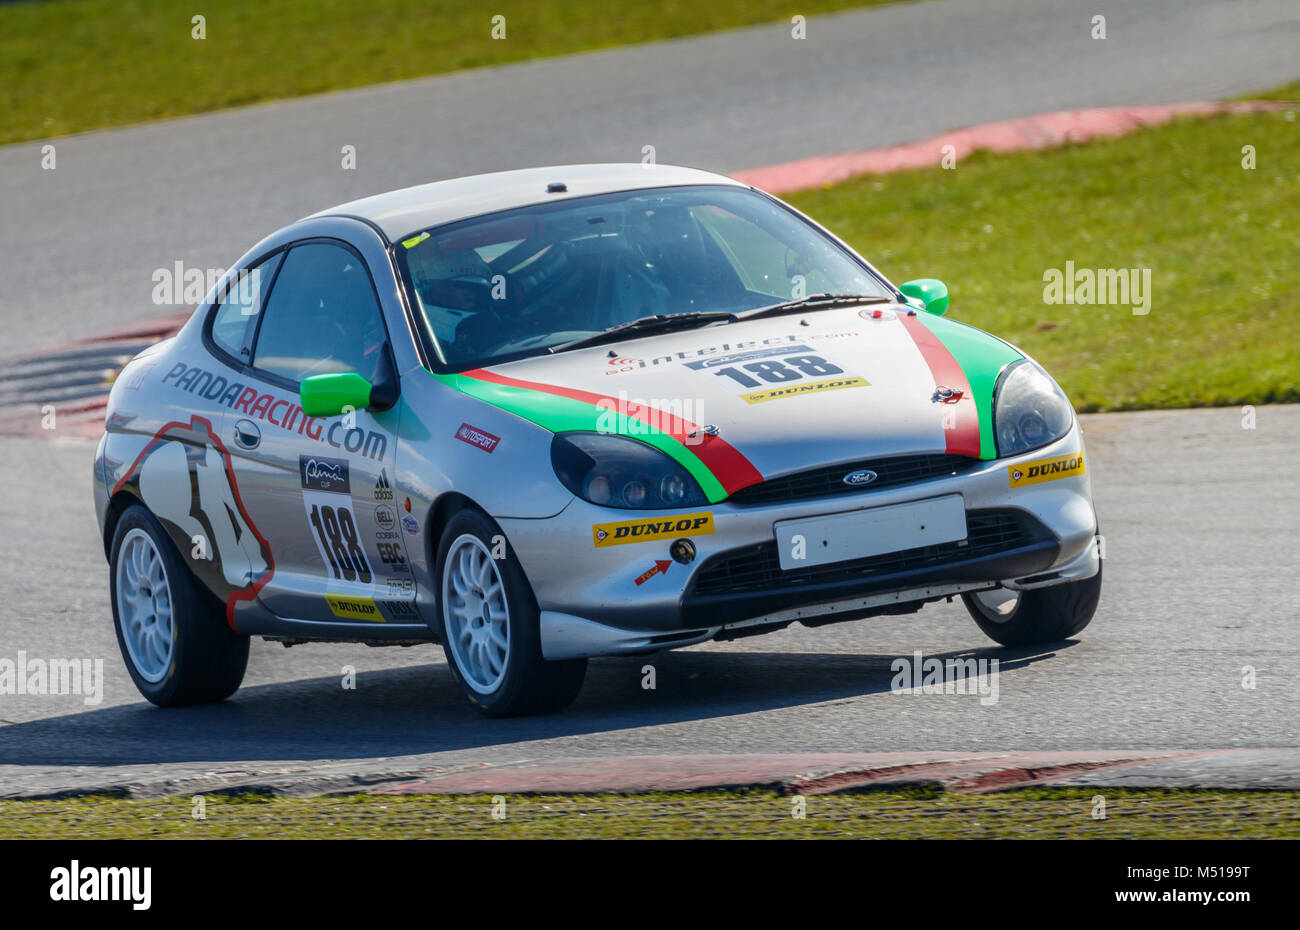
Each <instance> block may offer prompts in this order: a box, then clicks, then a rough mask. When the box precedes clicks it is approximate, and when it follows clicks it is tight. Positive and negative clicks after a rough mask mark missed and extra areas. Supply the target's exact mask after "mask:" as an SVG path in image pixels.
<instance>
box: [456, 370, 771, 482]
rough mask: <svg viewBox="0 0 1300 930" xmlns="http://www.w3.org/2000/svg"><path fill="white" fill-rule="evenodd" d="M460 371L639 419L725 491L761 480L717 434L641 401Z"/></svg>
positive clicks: (469, 375)
mask: <svg viewBox="0 0 1300 930" xmlns="http://www.w3.org/2000/svg"><path fill="white" fill-rule="evenodd" d="M462 374H463V375H464V376H465V377H467V378H475V379H477V380H479V381H489V382H491V383H493V384H501V385H504V386H506V387H513V388H522V389H524V390H528V391H540V392H542V393H544V394H554V395H556V396H557V397H568V398H570V399H571V400H580V401H583V402H584V403H588V404H591V405H593V406H599V407H602V408H604V409H607V410H611V411H616V412H618V413H619V414H621V415H622V416H625V417H627V418H629V419H633V420H640V421H641V422H642V423H645V424H647V425H649V426H652V427H654V428H655V429H657V430H659V431H660V432H662V433H667V434H668V435H669V436H672V437H673V438H674V439H676V440H677V441H678V442H680V443H681V444H682V445H684V446H686V447H687V448H688V449H690V450H691V452H693V453H694V454H695V456H696V457H697V458H698V459H699V460H700V461H701V462H702V463H703V464H704V467H705V468H707V469H708V470H709V471H711V472H712V473H713V476H714V477H715V478H717V479H718V483H719V484H721V485H722V487H723V488H724V489H725V490H726V492H727V493H728V494H734V493H736V492H737V491H739V490H740V489H741V488H747V487H749V486H750V485H751V484H758V483H759V482H760V481H762V480H763V475H762V473H761V472H760V471H759V470H758V469H757V468H755V467H754V465H753V463H752V462H750V461H749V459H747V458H745V456H744V455H742V454H741V452H740V450H739V449H737V448H736V447H735V446H733V445H731V444H730V443H729V442H727V441H726V440H725V439H723V438H721V437H720V436H710V435H708V434H704V433H701V432H700V427H699V426H698V425H697V424H695V423H692V422H691V421H690V420H686V419H683V418H682V417H679V416H675V415H674V414H671V413H668V412H666V411H663V410H659V409H657V408H654V407H646V406H644V405H641V404H630V403H628V402H627V401H625V400H621V399H620V398H617V397H610V396H609V395H608V394H598V393H596V392H594V391H583V390H579V389H577V388H567V387H560V386H559V385H555V384H543V383H542V382H540V381H523V380H521V379H519V378H511V377H510V376H508V375H502V374H497V373H496V372H494V371H488V370H487V369H486V368H475V369H474V370H473V371H465V372H462ZM691 434H695V435H691Z"/></svg>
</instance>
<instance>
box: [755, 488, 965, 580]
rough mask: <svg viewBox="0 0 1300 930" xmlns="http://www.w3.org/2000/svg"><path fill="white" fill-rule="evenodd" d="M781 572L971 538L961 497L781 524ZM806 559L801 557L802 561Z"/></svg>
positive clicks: (778, 528) (778, 532)
mask: <svg viewBox="0 0 1300 930" xmlns="http://www.w3.org/2000/svg"><path fill="white" fill-rule="evenodd" d="M773 529H774V530H775V531H776V542H777V548H778V551H779V554H780V558H781V568H782V570H789V569H792V568H803V567H806V566H809V565H827V564H829V563H831V562H843V561H846V560H848V559H864V558H868V557H870V556H873V555H884V554H885V553H887V552H902V551H903V550H904V549H916V548H918V547H920V546H933V545H936V544H938V543H946V542H956V541H957V540H959V539H965V538H966V506H965V504H964V503H963V502H962V497H961V495H960V494H946V495H944V496H943V497H932V498H929V499H928V500H923V501H912V502H909V503H906V504H892V505H890V506H888V507H871V508H869V509H867V510H854V511H850V512H849V513H836V514H831V515H830V516H825V517H804V518H802V519H799V520H784V521H782V522H780V523H777V524H776V525H775V526H774V527H773ZM800 555H802V556H803V557H802V558H799V556H800Z"/></svg>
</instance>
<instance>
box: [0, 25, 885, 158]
mask: <svg viewBox="0 0 1300 930" xmlns="http://www.w3.org/2000/svg"><path fill="white" fill-rule="evenodd" d="M885 2H890V0H809V2H806V3H805V2H801V3H799V4H797V5H795V6H793V7H792V6H791V5H790V3H788V2H786V0H707V2H703V3H700V2H693V0H654V2H649V3H619V4H612V3H609V2H607V0H567V2H556V3H541V2H537V0H499V2H498V0H494V2H492V3H467V2H465V0H371V2H368V3H358V2H356V0H313V2H311V3H303V2H301V0H222V2H221V3H219V4H217V3H214V4H207V5H205V4H191V5H189V6H184V5H177V4H175V3H174V2H171V0H49V2H42V3H6V4H0V143H6V142H17V141H22V140H26V139H38V138H44V137H46V136H56V135H63V134H65V133H69V132H79V131H82V130H87V129H99V128H103V127H106V126H120V125H123V124H125V123H135V122H141V121H144V120H152V119H158V118H160V117H167V116H183V115H186V114H190V113H202V112H204V111H207V110H215V109H218V108H221V107H231V106H238V105H240V104H248V103H255V102H258V101H262V100H270V99H274V98H281V97H296V96H299V95H302V94H314V93H320V92H322V91H330V90H340V89H342V88H347V87H360V86H363V85H366V84H375V83H379V82H382V81H395V80H400V79H403V78H414V77H421V76H423V75H429V74H439V73H442V72H447V71H455V70H459V69H461V68H475V67H479V66H481V65H497V64H503V63H505V62H510V61H519V60H521V59H525V58H539V57H543V56H547V55H561V54H565V53H569V52H580V51H586V50H589V49H596V48H604V47H607V46H615V45H625V44H628V43H633V42H647V41H651V40H655V39H669V38H673V37H676V36H684V35H691V34H695V33H703V32H711V31H714V30H718V29H728V28H732V27H738V26H748V25H753V24H757V23H765V22H777V21H784V22H785V23H787V24H788V23H789V22H790V18H791V16H793V15H794V14H795V13H799V14H802V15H805V16H808V17H809V18H810V22H809V29H810V30H814V31H815V30H816V29H817V25H816V22H815V20H812V17H813V16H814V15H815V14H818V13H827V12H831V11H835V10H842V9H846V8H851V7H861V6H872V5H875V4H879V3H885ZM195 13H203V14H204V15H205V16H206V17H207V24H206V25H207V37H206V38H205V39H203V40H201V41H198V40H195V39H193V38H192V37H191V34H190V33H191V29H192V26H191V23H190V19H191V17H192V16H193V15H194V14H195ZM497 14H501V15H503V16H505V17H506V38H505V39H504V40H498V39H493V38H492V37H491V28H492V17H493V16H494V15H497ZM593 79H594V80H599V76H598V75H593ZM538 105H539V107H542V108H543V109H544V106H545V101H539V102H538Z"/></svg>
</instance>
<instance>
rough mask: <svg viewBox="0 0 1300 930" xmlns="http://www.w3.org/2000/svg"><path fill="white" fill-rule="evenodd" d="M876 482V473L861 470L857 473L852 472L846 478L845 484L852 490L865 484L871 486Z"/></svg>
mask: <svg viewBox="0 0 1300 930" xmlns="http://www.w3.org/2000/svg"><path fill="white" fill-rule="evenodd" d="M875 480H876V473H875V472H874V471H871V470H870V469H867V468H859V469H858V470H857V471H851V472H849V473H848V474H847V475H845V476H844V483H845V484H847V485H848V486H849V487H851V488H858V487H861V486H862V485H864V484H871V482H873V481H875Z"/></svg>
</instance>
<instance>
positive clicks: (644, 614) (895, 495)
mask: <svg viewBox="0 0 1300 930" xmlns="http://www.w3.org/2000/svg"><path fill="white" fill-rule="evenodd" d="M1070 454H1079V455H1083V454H1084V449H1083V439H1082V436H1081V434H1080V432H1079V427H1078V424H1077V423H1076V424H1075V425H1074V427H1073V428H1072V429H1071V431H1070V432H1069V433H1068V434H1067V435H1066V436H1065V437H1063V438H1062V439H1060V440H1058V441H1057V442H1055V443H1053V444H1051V445H1049V446H1046V447H1044V448H1041V449H1037V450H1035V451H1033V452H1031V453H1028V454H1026V455H1022V456H1016V457H1012V458H1005V459H996V460H993V461H988V462H979V463H977V464H976V465H974V466H973V467H971V468H969V469H966V470H963V471H962V472H961V473H960V474H957V475H953V476H948V477H942V478H936V479H931V480H927V481H922V482H918V483H914V484H905V485H899V486H894V487H886V488H879V489H874V490H872V489H864V490H863V491H862V492H859V493H856V494H847V495H840V496H834V497H829V498H826V497H823V498H818V499H811V500H801V501H796V502H789V503H780V504H773V505H768V506H741V505H737V504H734V503H731V502H728V501H724V502H721V503H719V504H714V505H711V506H706V507H700V508H692V510H691V511H690V515H692V516H694V517H695V518H696V519H698V515H700V514H705V513H707V514H708V515H709V516H710V520H709V521H708V522H707V524H706V528H711V529H712V532H709V533H699V532H696V533H692V532H691V531H690V530H687V531H685V532H684V533H682V534H681V535H678V534H675V533H674V532H672V531H665V532H662V533H655V534H654V536H655V538H653V539H647V540H644V541H629V542H626V543H621V542H620V543H605V544H603V545H598V544H597V539H598V534H597V532H596V528H598V527H600V528H605V527H608V526H609V525H610V524H618V523H622V522H625V521H629V520H635V519H638V518H639V517H641V516H642V514H640V513H638V512H635V511H626V510H611V509H609V508H604V507H598V506H596V505H594V504H590V503H587V502H586V501H582V500H579V499H576V498H575V499H574V500H573V501H572V502H571V503H570V504H569V505H568V506H567V507H565V509H564V510H563V511H562V512H561V513H559V514H557V515H556V516H554V517H549V518H546V519H528V520H520V519H501V520H499V521H498V522H499V523H500V524H501V527H502V529H503V531H504V532H505V534H506V536H507V538H508V539H509V540H510V543H511V545H512V547H513V549H514V551H515V553H516V555H517V556H518V558H519V560H520V562H521V563H522V565H523V568H524V571H525V573H526V574H527V576H528V578H529V581H530V582H531V584H532V587H533V591H534V593H535V594H536V597H537V601H538V605H539V607H540V608H541V636H542V651H543V654H544V655H545V656H546V658H548V659H562V658H576V657H580V656H595V655H617V654H637V653H645V652H653V651H656V650H659V649H665V648H672V647H676V646H684V645H689V644H691V643H696V642H701V641H704V640H707V639H711V638H713V637H715V636H720V635H721V636H727V635H729V634H730V633H731V632H732V631H740V630H745V629H751V630H753V629H760V628H762V627H765V626H770V627H773V628H775V627H778V626H782V625H785V624H786V623H789V622H792V621H794V620H802V621H815V622H827V621H829V620H833V619H850V618H852V617H854V616H865V615H869V614H872V613H883V612H890V611H891V609H893V608H896V607H901V606H902V605H913V604H916V603H917V602H923V601H927V600H933V599H937V598H942V597H946V596H951V595H954V594H959V593H962V592H964V591H973V590H983V589H987V588H990V587H995V586H997V585H1002V586H1005V587H1008V588H1013V589H1029V588H1035V587H1041V586H1046V585H1051V584H1061V583H1064V582H1067V581H1075V580H1080V579H1083V578H1088V577H1091V576H1092V575H1094V574H1096V572H1097V566H1098V556H1097V546H1096V545H1095V537H1096V533H1097V524H1096V516H1095V513H1094V510H1093V505H1092V495H1091V485H1090V481H1089V477H1088V474H1087V472H1086V464H1087V463H1086V457H1085V470H1084V471H1083V473H1081V474H1073V475H1070V476H1068V477H1061V478H1055V479H1053V480H1045V481H1040V482H1037V483H1033V484H1027V485H1024V486H1020V487H1013V486H1012V480H1011V477H1010V475H1011V472H1012V470H1013V469H1016V468H1027V467H1028V466H1029V465H1030V464H1032V463H1035V462H1039V461H1041V460H1044V459H1054V458H1057V457H1059V456H1064V455H1070ZM950 494H959V495H961V498H962V503H963V505H964V507H965V510H966V516H967V539H965V540H962V541H959V542H954V543H949V544H944V545H942V546H926V547H923V548H920V549H913V550H907V551H904V552H899V553H887V554H885V555H882V556H877V557H874V558H871V559H853V560H850V561H847V562H836V563H831V564H828V565H821V566H816V567H810V568H802V567H800V568H796V569H793V570H789V571H782V570H781V568H780V566H779V565H778V564H777V556H776V548H775V547H776V537H775V531H774V525H775V524H776V523H778V522H782V521H785V520H790V519H797V518H806V517H815V516H827V515H831V514H840V513H846V512H854V511H859V510H866V509H869V508H876V507H883V506H888V505H893V504H901V503H908V502H914V501H920V500H926V499H931V498H937V497H942V496H945V495H950ZM644 516H645V517H646V518H647V519H667V518H673V517H680V516H682V515H681V514H672V513H668V514H657V513H647V514H645V515H644ZM692 522H694V521H692ZM678 538H686V539H689V541H690V542H691V543H692V544H693V545H694V547H695V550H696V555H695V558H694V559H693V560H692V561H691V562H690V563H689V564H685V565H684V564H681V563H679V562H677V561H675V560H674V559H673V557H672V554H671V553H670V551H669V550H670V547H671V546H672V544H673V542H674V541H675V540H676V539H678Z"/></svg>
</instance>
